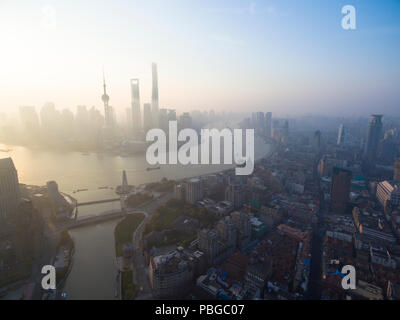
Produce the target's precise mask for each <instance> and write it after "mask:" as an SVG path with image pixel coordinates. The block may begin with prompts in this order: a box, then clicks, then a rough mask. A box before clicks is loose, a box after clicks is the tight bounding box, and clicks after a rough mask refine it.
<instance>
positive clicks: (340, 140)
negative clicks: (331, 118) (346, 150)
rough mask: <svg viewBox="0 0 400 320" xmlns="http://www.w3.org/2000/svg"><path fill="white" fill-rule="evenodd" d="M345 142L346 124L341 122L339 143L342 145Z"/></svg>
mask: <svg viewBox="0 0 400 320" xmlns="http://www.w3.org/2000/svg"><path fill="white" fill-rule="evenodd" d="M343 143H344V125H343V124H341V125H340V126H339V132H338V138H337V145H338V146H340V145H342V144H343Z"/></svg>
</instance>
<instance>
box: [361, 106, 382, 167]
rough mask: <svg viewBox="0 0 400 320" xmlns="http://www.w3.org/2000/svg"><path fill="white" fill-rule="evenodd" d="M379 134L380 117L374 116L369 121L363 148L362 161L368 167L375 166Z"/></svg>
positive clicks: (380, 129)
mask: <svg viewBox="0 0 400 320" xmlns="http://www.w3.org/2000/svg"><path fill="white" fill-rule="evenodd" d="M381 132H382V115H377V114H374V115H372V116H371V119H370V120H369V124H368V131H367V138H366V141H365V148H364V160H365V161H366V163H367V164H368V165H369V166H373V165H374V164H375V160H376V156H377V153H378V144H379V140H380V137H381Z"/></svg>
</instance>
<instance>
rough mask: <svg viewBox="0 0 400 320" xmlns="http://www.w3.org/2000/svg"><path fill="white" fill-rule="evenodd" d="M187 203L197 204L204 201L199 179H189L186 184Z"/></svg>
mask: <svg viewBox="0 0 400 320" xmlns="http://www.w3.org/2000/svg"><path fill="white" fill-rule="evenodd" d="M185 193H186V202H189V203H192V204H194V203H196V202H197V201H198V200H201V199H203V186H202V182H201V180H200V179H198V178H192V179H189V180H188V181H187V183H186V192H185Z"/></svg>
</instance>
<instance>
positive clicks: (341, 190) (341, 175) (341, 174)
mask: <svg viewBox="0 0 400 320" xmlns="http://www.w3.org/2000/svg"><path fill="white" fill-rule="evenodd" d="M351 177H352V173H351V171H350V170H346V169H342V168H338V167H334V168H333V175H332V189H331V211H333V212H334V213H339V214H343V213H345V212H346V207H347V202H348V201H349V195H350V184H351Z"/></svg>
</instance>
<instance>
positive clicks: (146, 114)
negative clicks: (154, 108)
mask: <svg viewBox="0 0 400 320" xmlns="http://www.w3.org/2000/svg"><path fill="white" fill-rule="evenodd" d="M152 127H153V116H152V113H151V104H150V103H145V104H144V105H143V130H144V133H145V134H146V133H147V131H149V130H150V129H151V128H152Z"/></svg>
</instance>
